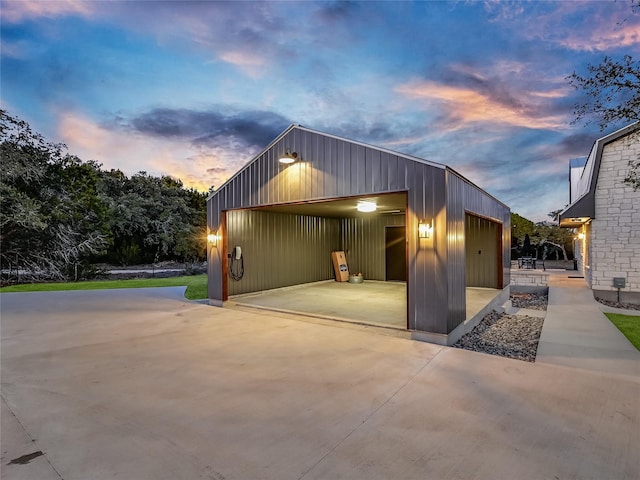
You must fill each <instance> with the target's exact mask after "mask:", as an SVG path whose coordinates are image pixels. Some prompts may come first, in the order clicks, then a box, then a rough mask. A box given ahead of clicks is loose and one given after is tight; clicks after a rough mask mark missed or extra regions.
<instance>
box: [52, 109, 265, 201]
mask: <svg viewBox="0 0 640 480" xmlns="http://www.w3.org/2000/svg"><path fill="white" fill-rule="evenodd" d="M58 125H59V127H58V128H59V129H58V137H59V138H60V139H61V140H62V141H63V142H64V143H65V144H67V146H68V147H69V152H70V153H72V154H74V155H77V156H78V157H79V158H81V159H82V160H85V161H86V160H95V161H97V162H99V163H101V164H102V165H103V167H104V168H105V169H112V168H113V169H119V170H122V171H123V172H124V173H125V174H127V175H132V174H134V173H136V172H139V171H142V170H143V171H146V172H148V173H150V174H152V175H168V176H171V177H173V178H177V179H180V180H182V182H183V183H184V184H185V186H187V187H193V188H196V189H198V190H201V191H207V190H208V189H209V187H210V186H211V185H215V186H216V187H218V186H220V185H221V184H222V183H224V182H225V181H226V180H227V179H228V178H229V177H230V176H231V175H233V174H234V173H235V172H236V170H238V168H240V167H241V166H242V165H243V164H244V163H246V162H247V161H249V160H250V159H251V156H252V155H253V154H254V153H257V152H247V150H246V147H245V148H243V149H242V150H241V151H236V150H234V149H233V148H227V147H228V146H227V147H225V146H221V147H214V148H210V147H207V148H206V149H204V148H202V147H197V146H193V145H191V144H189V143H188V142H184V141H180V140H168V139H164V138H157V137H149V136H146V135H141V134H139V133H133V132H126V131H121V130H112V129H108V128H105V127H103V126H101V125H99V124H97V123H95V122H93V121H92V120H90V119H88V118H85V117H83V116H81V115H78V114H75V113H69V112H64V113H61V114H59V118H58Z"/></svg>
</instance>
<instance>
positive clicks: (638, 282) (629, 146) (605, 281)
mask: <svg viewBox="0 0 640 480" xmlns="http://www.w3.org/2000/svg"><path fill="white" fill-rule="evenodd" d="M639 156H640V132H638V131H636V132H635V133H632V134H630V135H628V136H626V137H623V138H620V139H619V140H617V141H615V142H613V143H610V144H608V145H605V147H604V150H603V153H602V160H601V164H600V172H599V175H598V183H597V187H596V192H595V218H594V220H593V221H592V222H591V225H590V230H591V232H590V235H589V237H590V238H589V240H590V241H589V244H588V249H589V252H588V256H589V259H588V260H589V263H590V267H591V268H590V283H591V287H592V288H593V289H594V290H614V288H613V285H612V284H613V278H614V277H624V278H625V279H626V284H627V287H626V288H625V289H624V290H625V291H628V292H640V190H639V191H634V190H633V188H631V186H630V185H627V184H626V183H624V178H625V177H626V175H627V173H628V171H629V161H630V160H637V159H638V158H639Z"/></svg>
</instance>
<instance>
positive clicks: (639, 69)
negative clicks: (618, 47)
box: [568, 55, 640, 130]
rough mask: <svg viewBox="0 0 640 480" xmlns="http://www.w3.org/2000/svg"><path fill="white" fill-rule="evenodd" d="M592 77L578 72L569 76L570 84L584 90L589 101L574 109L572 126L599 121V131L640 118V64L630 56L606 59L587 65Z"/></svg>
mask: <svg viewBox="0 0 640 480" xmlns="http://www.w3.org/2000/svg"><path fill="white" fill-rule="evenodd" d="M588 70H589V75H588V76H584V77H583V76H581V75H578V74H577V73H576V72H573V73H572V74H571V75H569V77H568V79H569V83H570V84H571V85H572V86H573V87H574V88H575V89H576V90H583V91H584V92H585V93H586V94H587V100H585V101H584V102H583V103H578V104H576V106H575V109H574V114H575V119H574V121H573V123H577V122H580V121H582V120H585V121H586V123H591V122H593V121H597V122H598V125H599V126H600V130H604V129H606V128H607V127H608V126H609V125H611V124H616V123H618V122H621V121H625V122H635V121H637V120H639V119H640V62H637V61H634V60H633V58H632V57H631V55H625V56H624V57H622V59H620V60H614V59H613V58H612V57H608V56H607V57H604V60H603V61H602V63H600V64H599V65H591V64H589V65H588Z"/></svg>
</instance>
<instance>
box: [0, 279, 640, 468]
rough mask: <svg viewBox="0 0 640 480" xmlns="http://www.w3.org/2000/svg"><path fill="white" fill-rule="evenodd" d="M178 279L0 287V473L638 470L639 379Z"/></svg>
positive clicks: (639, 426) (639, 466) (639, 440)
mask: <svg viewBox="0 0 640 480" xmlns="http://www.w3.org/2000/svg"><path fill="white" fill-rule="evenodd" d="M183 291H184V289H183V288H165V289H145V290H110V291H109V290H104V291H87V292H56V293H54V292H50V293H9V294H7V293H4V294H1V295H0V302H1V307H2V331H1V334H2V344H1V347H2V358H1V360H2V439H1V442H2V459H1V462H2V465H1V468H2V478H6V479H19V478H28V479H34V478H38V479H59V478H63V479H65V480H72V479H104V478H126V479H136V480H143V479H172V480H173V479H178V478H179V479H196V478H203V479H213V480H222V479H226V480H232V479H278V480H283V479H305V480H311V479H332V480H333V479H341V478H344V479H509V480H510V479H520V480H524V479H536V480H537V479H597V480H601V479H616V480H618V479H637V478H640V455H638V453H639V452H638V445H640V378H638V377H635V376H629V375H626V376H625V375H618V376H617V375H611V374H606V373H600V372H592V371H587V370H582V369H579V368H572V367H564V366H554V365H539V364H529V363H525V362H521V361H518V360H510V359H503V358H498V357H493V356H489V355H484V354H480V353H473V352H467V351H463V350H457V349H452V348H448V347H440V346H435V345H431V344H426V343H420V342H417V341H412V340H408V339H406V338H402V336H398V334H395V333H393V332H391V333H389V332H387V331H384V330H381V329H376V328H371V327H369V328H367V327H362V326H355V325H348V324H342V323H331V322H322V321H316V320H312V319H308V318H307V319H304V318H300V317H293V316H284V315H278V314H274V313H268V312H251V311H239V310H232V309H220V308H215V307H209V306H205V305H200V304H195V303H188V302H186V301H184V300H183V298H182V292H183Z"/></svg>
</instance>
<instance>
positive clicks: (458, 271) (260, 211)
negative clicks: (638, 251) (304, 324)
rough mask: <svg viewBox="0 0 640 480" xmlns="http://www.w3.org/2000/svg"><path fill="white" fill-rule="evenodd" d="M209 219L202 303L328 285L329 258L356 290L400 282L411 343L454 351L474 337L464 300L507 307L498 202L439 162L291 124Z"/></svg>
mask: <svg viewBox="0 0 640 480" xmlns="http://www.w3.org/2000/svg"><path fill="white" fill-rule="evenodd" d="M361 210H368V211H361ZM207 219H208V220H207V221H208V229H209V234H210V235H209V239H210V244H209V249H208V278H209V287H208V294H209V302H210V304H212V305H216V306H224V305H225V302H226V301H227V300H229V298H230V297H232V298H235V297H236V296H238V295H246V294H247V293H252V292H253V293H255V292H265V291H271V290H273V289H281V288H282V287H292V286H294V285H313V284H315V283H317V282H323V281H324V282H329V283H331V281H332V280H333V279H334V274H335V272H334V266H333V264H332V260H331V258H332V252H336V251H337V252H344V253H345V254H346V261H347V264H348V268H349V270H350V271H351V272H359V273H362V274H363V277H364V279H365V281H364V284H363V286H366V285H367V284H368V282H379V283H382V282H396V283H394V284H396V285H397V284H400V285H401V291H402V295H403V302H404V305H405V307H404V308H403V311H402V312H400V314H399V315H401V316H402V317H403V318H402V319H401V325H402V328H403V329H404V330H408V331H410V332H411V336H412V337H413V338H416V339H419V340H425V341H430V342H435V343H439V344H452V343H454V342H455V341H456V340H457V339H458V338H459V337H460V336H462V335H463V334H464V333H466V332H467V331H469V330H470V329H471V328H473V326H474V324H475V323H477V322H478V321H479V318H478V315H471V314H470V313H469V312H468V308H467V307H468V304H470V302H471V300H470V298H471V297H470V296H471V295H475V294H482V293H483V292H486V291H489V292H490V293H491V295H490V299H489V300H490V301H494V302H502V303H503V302H504V301H506V300H507V299H508V289H509V287H508V286H509V277H510V251H509V250H510V246H511V226H510V210H509V208H508V207H507V206H506V205H504V204H503V203H501V202H500V201H498V200H496V199H495V198H493V197H492V196H491V195H489V194H488V193H486V192H485V191H483V190H482V189H480V188H479V187H477V186H476V185H474V184H473V183H471V182H470V181H469V180H467V179H465V178H464V177H463V176H462V175H460V174H458V173H457V172H455V171H454V170H452V169H451V168H448V167H446V166H444V165H441V164H437V163H433V162H430V161H427V160H423V159H420V158H417V157H413V156H410V155H405V154H402V153H398V152H394V151H391V150H388V149H385V148H379V147H375V146H371V145H367V144H364V143H361V142H357V141H353V140H348V139H345V138H341V137H338V136H335V135H330V134H326V133H322V132H318V131H315V130H311V129H309V128H306V127H303V126H300V125H291V126H290V127H289V128H287V129H286V130H285V131H284V132H283V133H282V134H280V135H279V136H278V137H277V138H276V139H275V140H274V141H273V142H272V143H271V144H270V145H268V146H267V147H266V148H265V149H264V150H263V151H262V152H260V153H259V154H258V155H257V156H256V157H254V158H253V159H252V160H251V161H250V162H249V163H248V164H246V165H245V166H244V167H243V168H242V169H241V170H240V171H238V172H237V173H236V174H235V175H234V176H232V177H231V178H230V179H229V180H228V181H227V182H226V183H225V184H223V185H222V186H221V187H220V188H219V189H218V190H216V191H215V192H214V193H212V194H211V196H210V197H209V198H208V200H207ZM236 247H239V248H236ZM342 285H345V286H346V285H347V284H342ZM474 288H475V289H476V290H475V291H471V290H470V289H474ZM299 291H300V292H302V290H299ZM331 301H333V302H336V308H337V309H338V308H339V306H340V302H341V298H340V294H339V293H338V294H336V296H335V299H332V300H331ZM476 313H478V312H476Z"/></svg>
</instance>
